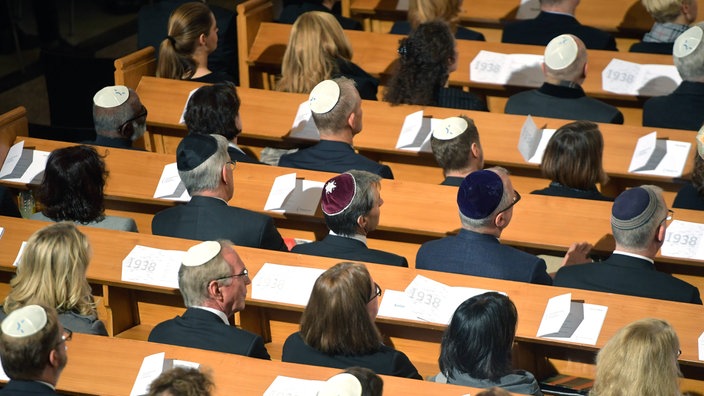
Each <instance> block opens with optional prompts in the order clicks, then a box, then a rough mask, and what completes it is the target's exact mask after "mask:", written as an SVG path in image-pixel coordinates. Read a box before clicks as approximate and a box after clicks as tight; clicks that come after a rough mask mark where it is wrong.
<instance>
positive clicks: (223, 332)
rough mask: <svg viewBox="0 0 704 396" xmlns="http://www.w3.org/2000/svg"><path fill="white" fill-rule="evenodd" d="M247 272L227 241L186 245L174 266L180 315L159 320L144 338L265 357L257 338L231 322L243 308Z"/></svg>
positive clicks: (266, 356) (262, 347) (266, 355)
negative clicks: (180, 299)
mask: <svg viewBox="0 0 704 396" xmlns="http://www.w3.org/2000/svg"><path fill="white" fill-rule="evenodd" d="M251 283H252V281H250V280H249V272H248V271H247V268H246V267H245V265H244V263H243V262H242V259H241V258H240V256H239V255H238V254H237V252H236V251H235V249H233V248H232V242H230V241H225V240H220V241H217V242H216V241H207V242H202V243H199V244H197V245H195V246H191V248H190V249H188V251H187V252H186V254H185V255H184V256H183V259H182V261H181V267H180V268H179V270H178V288H179V290H180V292H181V295H182V296H183V303H184V304H185V305H186V312H184V313H183V315H181V316H177V317H175V318H173V319H169V320H167V321H165V322H161V323H159V324H158V325H156V326H155V327H154V329H152V331H151V333H149V342H159V343H162V344H170V345H179V346H185V347H189V348H199V349H206V350H209V351H217V352H225V353H234V354H237V355H244V356H250V357H256V358H260V359H267V360H268V359H269V353H268V352H267V351H266V348H265V347H264V341H263V340H262V337H261V336H258V335H256V334H253V333H250V332H248V331H245V330H242V329H238V328H237V327H235V326H232V325H230V319H232V316H233V315H234V314H235V312H240V311H241V310H243V309H244V306H245V301H244V300H245V297H246V295H247V285H249V284H251Z"/></svg>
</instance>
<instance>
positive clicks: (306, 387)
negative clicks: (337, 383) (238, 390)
mask: <svg viewBox="0 0 704 396" xmlns="http://www.w3.org/2000/svg"><path fill="white" fill-rule="evenodd" d="M323 382H324V381H316V380H305V379H300V378H292V377H285V376H283V375H278V376H276V378H274V381H273V382H272V383H271V385H269V387H268V388H266V391H264V396H316V395H317V394H318V389H320V387H321V386H322V385H323Z"/></svg>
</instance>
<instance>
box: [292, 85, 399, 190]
mask: <svg viewBox="0 0 704 396" xmlns="http://www.w3.org/2000/svg"><path fill="white" fill-rule="evenodd" d="M309 103H310V110H311V113H312V118H313V121H314V122H315V125H316V126H317V127H318V131H319V132H320V142H318V143H317V144H315V145H314V146H312V147H309V148H306V149H302V150H299V151H297V152H295V153H291V154H286V155H283V156H281V159H280V160H279V166H287V167H290V168H300V169H312V170H318V171H324V172H334V173H343V172H347V171H348V170H351V169H357V170H365V171H368V172H371V173H375V174H377V175H379V176H381V177H383V178H387V179H393V178H394V175H393V173H392V172H391V168H389V167H388V166H387V165H381V164H380V163H378V162H375V161H372V160H370V159H368V158H366V157H364V156H362V155H360V154H357V153H355V151H354V147H353V145H352V144H353V139H354V136H355V135H356V134H358V133H360V132H361V131H362V100H361V99H360V97H359V93H358V92H357V90H356V89H355V87H354V82H353V81H352V80H350V79H349V78H346V77H339V78H336V79H334V80H325V81H323V82H321V83H319V84H318V85H316V86H315V88H313V91H311V93H310V97H309Z"/></svg>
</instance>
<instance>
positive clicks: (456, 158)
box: [430, 115, 479, 171]
mask: <svg viewBox="0 0 704 396" xmlns="http://www.w3.org/2000/svg"><path fill="white" fill-rule="evenodd" d="M459 117H460V118H462V119H463V120H465V121H466V122H467V129H466V130H465V132H464V133H462V134H461V135H459V136H457V137H455V138H452V139H449V140H441V139H436V138H435V137H433V136H431V137H430V147H431V148H432V150H433V155H434V156H435V161H437V162H438V165H440V166H441V167H442V169H443V170H445V171H448V170H464V169H467V168H468V167H469V165H470V164H469V153H470V151H472V144H474V143H476V144H477V145H479V131H477V126H476V125H474V120H472V119H471V118H469V117H467V116H464V115H460V116H459Z"/></svg>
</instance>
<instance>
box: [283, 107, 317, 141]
mask: <svg viewBox="0 0 704 396" xmlns="http://www.w3.org/2000/svg"><path fill="white" fill-rule="evenodd" d="M290 136H291V137H295V138H300V139H310V140H320V132H319V131H318V127H317V126H315V121H313V115H312V114H311V112H310V104H309V103H308V101H307V100H306V101H305V102H303V103H301V104H300V105H299V106H298V111H296V118H294V119H293V125H291V134H290Z"/></svg>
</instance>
